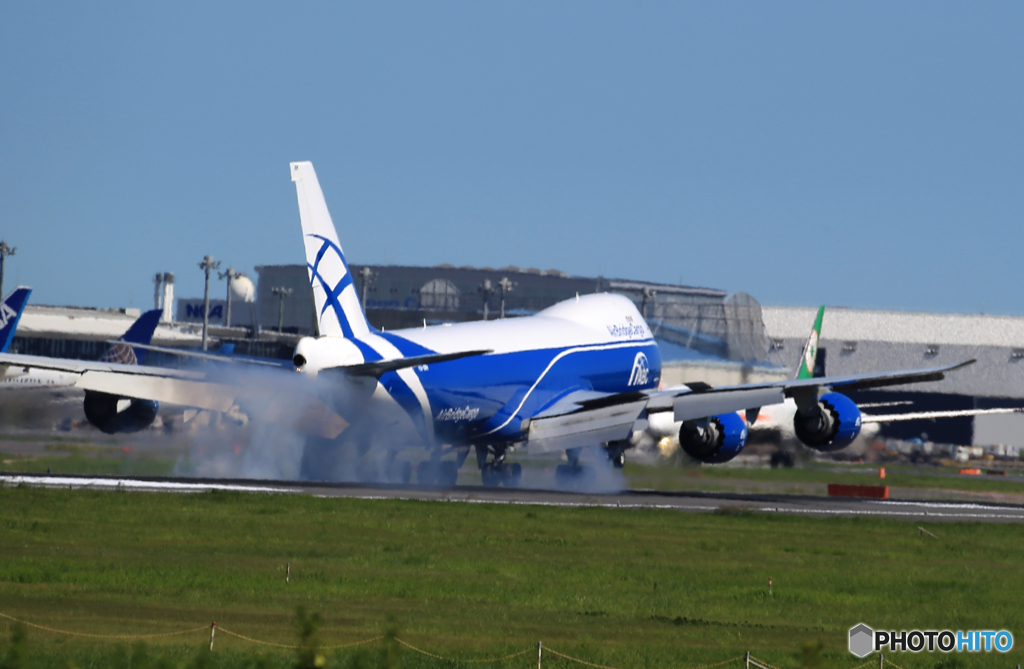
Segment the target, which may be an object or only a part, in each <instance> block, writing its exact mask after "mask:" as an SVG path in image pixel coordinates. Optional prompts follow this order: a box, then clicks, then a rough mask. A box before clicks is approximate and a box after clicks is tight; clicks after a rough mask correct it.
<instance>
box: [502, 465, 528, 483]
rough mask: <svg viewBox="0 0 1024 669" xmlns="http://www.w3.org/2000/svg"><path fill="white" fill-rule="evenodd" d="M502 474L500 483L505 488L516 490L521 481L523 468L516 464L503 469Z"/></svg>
mask: <svg viewBox="0 0 1024 669" xmlns="http://www.w3.org/2000/svg"><path fill="white" fill-rule="evenodd" d="M502 473H503V474H504V475H505V476H504V480H503V481H502V483H504V484H505V487H506V488H518V487H519V484H520V483H521V482H522V480H523V468H522V466H521V465H520V464H519V463H518V462H514V463H512V464H511V465H509V466H508V467H505V469H504V471H503V472H502Z"/></svg>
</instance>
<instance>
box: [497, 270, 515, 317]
mask: <svg viewBox="0 0 1024 669" xmlns="http://www.w3.org/2000/svg"><path fill="white" fill-rule="evenodd" d="M514 285H516V284H515V282H514V281H509V280H508V277H507V276H503V277H501V281H499V282H498V288H500V289H501V317H502V318H504V317H505V296H506V295H507V294H508V293H511V292H512V287H513V286H514Z"/></svg>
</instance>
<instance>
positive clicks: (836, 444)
mask: <svg viewBox="0 0 1024 669" xmlns="http://www.w3.org/2000/svg"><path fill="white" fill-rule="evenodd" d="M860 424H861V415H860V408H858V407H857V404H856V403H855V402H854V401H853V400H851V399H850V398H849V397H847V396H846V395H840V394H839V393H829V394H827V395H825V396H823V397H822V398H821V399H819V400H818V402H817V405H816V406H815V407H814V409H813V410H812V411H811V412H810V413H806V414H805V413H804V412H803V411H802V410H800V409H797V412H796V415H795V416H794V417H793V430H794V431H795V432H796V436H797V439H799V440H800V441H801V442H803V443H804V444H805V445H807V446H810V447H811V448H814V449H817V450H819V451H824V452H831V451H838V450H840V449H842V448H846V447H847V446H849V445H850V444H851V443H853V440H854V439H856V438H857V435H858V434H860Z"/></svg>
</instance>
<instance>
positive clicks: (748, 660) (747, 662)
mask: <svg viewBox="0 0 1024 669" xmlns="http://www.w3.org/2000/svg"><path fill="white" fill-rule="evenodd" d="M745 666H746V669H750V651H749V650H748V651H747V660H746V665H745Z"/></svg>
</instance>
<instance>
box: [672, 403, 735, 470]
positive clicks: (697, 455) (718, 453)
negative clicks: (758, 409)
mask: <svg viewBox="0 0 1024 669" xmlns="http://www.w3.org/2000/svg"><path fill="white" fill-rule="evenodd" d="M746 443H747V423H746V421H744V420H743V419H742V418H741V417H740V416H739V414H735V413H723V414H719V415H717V416H712V417H710V418H708V419H706V420H699V421H697V420H688V421H683V424H682V425H681V426H680V428H679V445H680V446H681V447H682V449H683V451H685V452H686V454H687V455H689V456H690V457H691V458H694V459H696V460H700V461H701V462H706V463H709V464H712V463H718V462H728V461H729V460H732V459H733V458H735V457H736V456H737V455H739V454H740V451H742V450H743V447H744V446H745V445H746Z"/></svg>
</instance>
